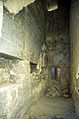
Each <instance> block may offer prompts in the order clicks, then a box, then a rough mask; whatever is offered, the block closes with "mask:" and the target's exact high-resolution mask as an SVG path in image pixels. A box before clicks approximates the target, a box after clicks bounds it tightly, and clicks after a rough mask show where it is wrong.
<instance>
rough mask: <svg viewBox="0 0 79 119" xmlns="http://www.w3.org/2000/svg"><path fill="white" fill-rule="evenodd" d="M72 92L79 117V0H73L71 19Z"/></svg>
mask: <svg viewBox="0 0 79 119" xmlns="http://www.w3.org/2000/svg"><path fill="white" fill-rule="evenodd" d="M70 39H71V93H72V94H73V99H74V102H75V110H76V113H77V114H78V118H79V1H77V2H76V1H74V0H72V5H71V19H70Z"/></svg>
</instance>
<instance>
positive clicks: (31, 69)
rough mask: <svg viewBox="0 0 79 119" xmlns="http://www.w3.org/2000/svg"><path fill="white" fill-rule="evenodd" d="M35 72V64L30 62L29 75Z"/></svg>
mask: <svg viewBox="0 0 79 119" xmlns="http://www.w3.org/2000/svg"><path fill="white" fill-rule="evenodd" d="M33 72H37V64H35V63H33V62H30V73H33Z"/></svg>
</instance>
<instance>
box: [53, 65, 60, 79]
mask: <svg viewBox="0 0 79 119" xmlns="http://www.w3.org/2000/svg"><path fill="white" fill-rule="evenodd" d="M60 73H61V69H60V68H59V67H52V69H51V78H52V80H55V81H59V78H60Z"/></svg>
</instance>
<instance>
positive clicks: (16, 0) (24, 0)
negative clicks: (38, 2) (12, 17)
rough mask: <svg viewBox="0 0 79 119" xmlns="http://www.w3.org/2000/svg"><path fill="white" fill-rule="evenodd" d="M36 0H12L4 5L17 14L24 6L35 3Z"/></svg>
mask: <svg viewBox="0 0 79 119" xmlns="http://www.w3.org/2000/svg"><path fill="white" fill-rule="evenodd" d="M34 1H35V0H12V1H10V2H6V3H4V6H5V7H6V8H7V9H8V10H9V12H10V13H14V14H17V13H18V12H19V11H20V10H22V9H23V7H26V6H27V5H29V4H31V3H33V2H34Z"/></svg>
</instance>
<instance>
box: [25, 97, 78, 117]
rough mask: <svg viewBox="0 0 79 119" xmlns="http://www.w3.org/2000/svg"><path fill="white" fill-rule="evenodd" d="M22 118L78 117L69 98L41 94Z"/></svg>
mask: <svg viewBox="0 0 79 119" xmlns="http://www.w3.org/2000/svg"><path fill="white" fill-rule="evenodd" d="M23 119H78V118H77V116H76V114H75V112H74V104H73V101H72V99H71V98H68V99H65V98H63V97H56V98H52V97H46V96H43V97H42V98H41V99H40V100H39V101H38V102H36V103H35V104H33V105H32V106H31V107H30V108H29V111H28V112H27V114H25V115H24V117H23Z"/></svg>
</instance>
